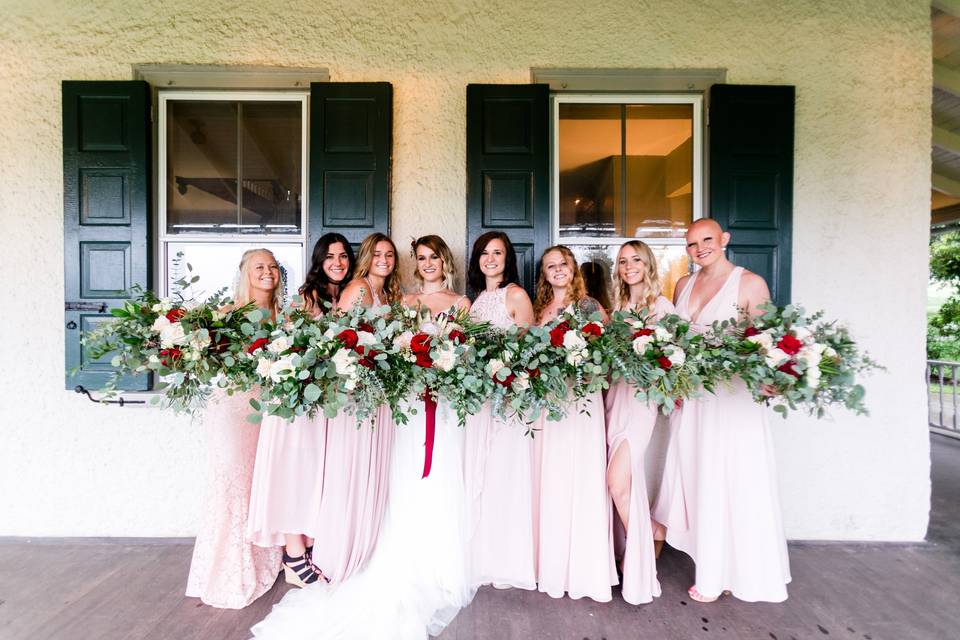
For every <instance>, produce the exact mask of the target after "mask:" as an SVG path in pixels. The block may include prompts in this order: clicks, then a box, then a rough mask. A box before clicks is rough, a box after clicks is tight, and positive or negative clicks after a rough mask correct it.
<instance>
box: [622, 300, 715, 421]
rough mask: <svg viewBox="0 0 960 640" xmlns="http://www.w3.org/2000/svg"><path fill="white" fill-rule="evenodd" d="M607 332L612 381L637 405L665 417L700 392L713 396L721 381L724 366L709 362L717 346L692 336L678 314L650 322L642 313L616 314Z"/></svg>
mask: <svg viewBox="0 0 960 640" xmlns="http://www.w3.org/2000/svg"><path fill="white" fill-rule="evenodd" d="M609 329H610V332H611V333H612V334H614V335H615V336H616V338H615V339H614V340H613V341H612V346H613V354H612V355H611V358H612V360H613V362H614V375H613V377H614V379H617V378H622V379H623V380H624V381H625V382H627V383H628V384H630V385H632V386H633V387H634V388H635V390H636V397H637V398H638V399H639V400H641V401H645V402H651V403H653V404H655V405H656V406H657V407H658V408H659V409H660V411H661V412H662V413H664V414H669V413H671V412H672V411H673V410H674V409H677V408H679V407H680V406H681V404H682V403H683V401H684V400H685V399H687V398H691V397H694V396H696V395H697V393H699V390H700V388H701V387H702V388H704V389H706V390H707V391H712V390H713V386H714V383H715V382H716V381H717V380H718V379H719V378H721V377H723V373H722V369H723V365H722V363H719V362H718V361H717V360H716V359H715V358H714V357H713V356H715V355H716V353H717V352H718V349H717V348H716V347H718V346H719V344H718V343H716V341H715V340H711V339H710V336H707V335H704V334H699V333H695V332H692V331H691V330H690V323H689V321H687V320H684V319H683V318H681V317H680V316H678V315H674V314H670V315H667V316H664V317H663V318H662V319H660V320H659V321H658V322H653V321H652V318H650V317H649V316H648V315H647V314H646V312H636V311H618V312H616V313H615V314H614V319H613V322H611V323H610V327H609ZM718 365H719V366H718ZM728 375H730V374H728Z"/></svg>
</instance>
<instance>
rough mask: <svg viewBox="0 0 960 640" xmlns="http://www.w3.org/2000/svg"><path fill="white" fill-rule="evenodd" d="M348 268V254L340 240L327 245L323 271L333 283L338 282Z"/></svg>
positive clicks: (344, 275) (341, 279) (341, 280)
mask: <svg viewBox="0 0 960 640" xmlns="http://www.w3.org/2000/svg"><path fill="white" fill-rule="evenodd" d="M349 268H350V256H349V255H347V249H346V247H344V246H343V243H342V242H333V243H331V244H330V246H329V247H327V255H326V256H325V257H324V258H323V272H324V273H325V274H326V275H327V279H328V280H329V281H330V282H332V283H333V284H340V283H341V282H343V279H344V277H346V275H347V270H348V269H349Z"/></svg>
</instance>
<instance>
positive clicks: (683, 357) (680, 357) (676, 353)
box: [667, 347, 687, 367]
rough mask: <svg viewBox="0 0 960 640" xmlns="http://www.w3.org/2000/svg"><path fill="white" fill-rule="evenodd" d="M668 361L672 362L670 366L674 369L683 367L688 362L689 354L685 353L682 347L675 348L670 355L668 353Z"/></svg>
mask: <svg viewBox="0 0 960 640" xmlns="http://www.w3.org/2000/svg"><path fill="white" fill-rule="evenodd" d="M667 359H668V360H670V364H671V365H673V366H674V367H679V366H682V365H683V363H684V362H686V361H687V354H686V353H684V352H683V349H681V348H680V347H673V349H671V350H670V352H669V353H667Z"/></svg>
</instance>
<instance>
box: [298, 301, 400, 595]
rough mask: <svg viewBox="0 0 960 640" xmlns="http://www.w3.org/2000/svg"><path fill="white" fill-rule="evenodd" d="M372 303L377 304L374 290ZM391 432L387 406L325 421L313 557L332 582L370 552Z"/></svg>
mask: <svg viewBox="0 0 960 640" xmlns="http://www.w3.org/2000/svg"><path fill="white" fill-rule="evenodd" d="M371 289H372V287H371ZM373 306H374V307H379V306H381V303H380V300H379V299H378V298H377V297H376V295H374V299H373ZM393 432H394V423H393V418H392V417H391V415H390V409H389V407H380V409H379V410H378V411H377V414H376V416H375V418H374V419H372V420H365V421H362V422H361V421H359V420H357V418H356V417H354V416H352V415H350V414H349V413H348V412H346V411H341V412H340V413H339V414H338V415H337V416H336V417H334V418H330V419H328V420H327V421H326V449H325V455H324V469H323V495H322V497H321V499H320V503H319V507H318V510H317V512H316V513H317V515H316V523H317V529H316V536H315V539H314V547H313V562H314V564H315V565H317V566H318V567H320V568H321V569H322V570H323V572H324V574H325V575H326V576H327V577H329V578H330V579H331V581H333V582H340V581H343V580H346V579H347V578H348V577H349V576H350V575H351V574H352V573H354V572H355V571H357V570H358V569H360V568H362V567H363V565H364V564H365V563H366V562H367V560H368V559H369V558H370V554H371V553H372V552H373V548H374V546H375V544H376V542H377V535H378V533H379V532H380V525H381V523H382V521H383V513H384V509H385V508H386V505H387V487H388V485H389V482H388V481H389V477H390V456H391V454H392V450H393Z"/></svg>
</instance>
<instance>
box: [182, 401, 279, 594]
mask: <svg viewBox="0 0 960 640" xmlns="http://www.w3.org/2000/svg"><path fill="white" fill-rule="evenodd" d="M252 396H253V394H252V393H247V394H236V395H233V396H227V395H225V394H223V393H220V392H217V393H215V394H214V397H213V398H211V400H210V404H209V406H208V407H207V411H206V413H205V414H204V420H203V422H204V427H205V430H206V438H207V475H208V478H207V482H208V485H207V495H206V507H205V509H204V519H203V524H202V527H201V529H200V531H199V533H198V534H197V541H196V545H195V546H194V548H193V559H192V561H191V563H190V575H189V577H188V578H187V592H186V595H187V596H188V597H194V598H200V600H202V601H203V602H204V603H206V604H208V605H210V606H213V607H221V608H225V609H242V608H243V607H245V606H247V605H248V604H250V603H251V602H253V601H254V600H256V599H257V598H259V597H260V596H261V595H263V594H264V593H265V592H266V591H268V590H269V589H270V587H272V586H273V583H274V582H275V581H276V579H277V574H278V573H279V571H280V561H281V557H282V549H280V548H279V547H268V548H262V547H258V546H255V545H254V544H253V543H251V542H250V541H249V540H248V539H247V538H246V537H245V535H244V531H245V529H246V522H247V510H248V505H249V502H250V486H251V483H252V477H253V465H254V458H255V456H256V451H257V438H258V436H259V433H260V427H259V426H257V425H254V424H250V423H249V422H247V420H246V417H247V414H249V413H250V405H249V399H250V398H251V397H252Z"/></svg>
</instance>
